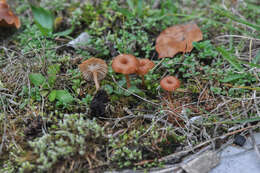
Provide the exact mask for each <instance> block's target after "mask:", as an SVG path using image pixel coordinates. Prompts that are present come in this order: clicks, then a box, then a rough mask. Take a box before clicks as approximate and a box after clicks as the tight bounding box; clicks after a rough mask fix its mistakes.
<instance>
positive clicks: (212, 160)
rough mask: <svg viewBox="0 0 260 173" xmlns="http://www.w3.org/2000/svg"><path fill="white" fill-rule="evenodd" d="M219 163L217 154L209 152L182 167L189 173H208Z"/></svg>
mask: <svg viewBox="0 0 260 173" xmlns="http://www.w3.org/2000/svg"><path fill="white" fill-rule="evenodd" d="M219 162H220V158H219V156H218V155H217V153H216V152H214V151H208V152H205V153H203V154H202V155H200V156H199V157H197V158H195V159H193V160H192V161H190V162H188V163H186V164H184V165H182V166H181V167H182V169H184V170H185V171H186V172H187V173H208V172H209V171H210V170H211V169H212V168H214V167H216V166H217V165H218V164H219Z"/></svg>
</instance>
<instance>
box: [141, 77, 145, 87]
mask: <svg viewBox="0 0 260 173" xmlns="http://www.w3.org/2000/svg"><path fill="white" fill-rule="evenodd" d="M141 77H142V85H143V86H145V83H144V75H141Z"/></svg>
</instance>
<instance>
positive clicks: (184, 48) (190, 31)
mask: <svg viewBox="0 0 260 173" xmlns="http://www.w3.org/2000/svg"><path fill="white" fill-rule="evenodd" d="M202 39H203V35H202V32H201V30H200V29H199V27H198V26H197V25H196V24H195V23H187V24H181V25H174V26H172V27H169V28H166V29H165V30H164V31H162V32H161V33H160V35H159V36H158V37H157V39H156V45H155V49H156V51H157V52H158V54H159V58H165V57H173V56H175V54H177V53H179V52H183V53H186V52H191V50H192V49H193V45H192V43H193V42H196V41H200V40H202Z"/></svg>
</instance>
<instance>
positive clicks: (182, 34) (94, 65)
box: [79, 22, 203, 103]
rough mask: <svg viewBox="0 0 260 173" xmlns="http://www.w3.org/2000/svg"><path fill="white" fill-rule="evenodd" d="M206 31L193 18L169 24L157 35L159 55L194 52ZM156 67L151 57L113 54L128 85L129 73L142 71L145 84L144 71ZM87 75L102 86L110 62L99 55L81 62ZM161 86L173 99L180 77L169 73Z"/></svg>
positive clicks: (115, 64)
mask: <svg viewBox="0 0 260 173" xmlns="http://www.w3.org/2000/svg"><path fill="white" fill-rule="evenodd" d="M202 38H203V35H202V32H201V30H200V29H199V27H198V26H197V25H196V24H195V23H193V22H191V23H187V24H180V25H175V26H171V27H169V28H166V29H165V30H164V31H162V32H161V33H160V35H159V36H158V37H157V39H156V45H155V49H156V51H157V53H158V57H159V58H166V57H174V56H175V55H176V54H177V53H179V52H182V53H183V54H184V53H187V52H191V50H192V49H193V45H192V43H193V42H196V41H200V40H202ZM153 67H154V63H153V62H152V61H151V60H149V59H139V58H136V57H135V56H133V55H130V54H121V55H118V56H116V57H115V58H113V60H112V69H113V70H114V71H115V72H117V73H121V74H124V75H125V78H126V83H127V88H130V87H131V84H130V79H129V74H134V73H135V74H138V75H139V76H141V78H142V84H143V85H144V75H145V74H147V73H148V72H149V70H151V69H152V68H153ZM79 69H80V71H81V72H82V74H83V77H84V79H85V80H87V81H93V80H94V82H95V85H96V91H97V90H98V89H99V88H100V86H99V80H101V79H103V78H104V77H105V76H106V73H107V64H106V63H105V61H104V60H102V59H99V58H90V59H88V60H86V61H84V62H83V63H82V64H80V65H79ZM160 86H161V87H162V88H163V89H164V90H166V91H167V94H168V99H169V101H170V102H171V103H172V100H171V95H172V92H173V91H175V90H176V89H177V88H179V87H180V81H179V80H178V79H177V78H176V77H174V76H166V77H164V78H163V79H162V80H161V81H160Z"/></svg>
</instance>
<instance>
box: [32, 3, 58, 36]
mask: <svg viewBox="0 0 260 173" xmlns="http://www.w3.org/2000/svg"><path fill="white" fill-rule="evenodd" d="M31 9H32V13H33V17H34V21H35V23H36V24H37V26H38V28H39V29H40V31H41V32H42V34H43V35H45V36H46V35H49V34H50V33H52V32H53V28H54V17H53V16H52V14H51V12H49V11H48V10H46V9H44V8H42V7H36V6H34V5H31Z"/></svg>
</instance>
